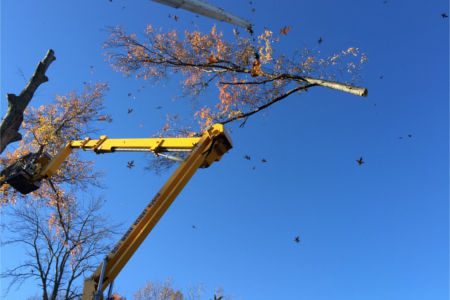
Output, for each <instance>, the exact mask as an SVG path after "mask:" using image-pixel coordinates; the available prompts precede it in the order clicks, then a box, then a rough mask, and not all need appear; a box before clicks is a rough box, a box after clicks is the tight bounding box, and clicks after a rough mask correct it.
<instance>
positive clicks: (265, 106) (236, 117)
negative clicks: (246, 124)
mask: <svg viewBox="0 0 450 300" xmlns="http://www.w3.org/2000/svg"><path fill="white" fill-rule="evenodd" d="M313 86H316V84H308V85H302V86H298V87H296V88H293V89H292V90H290V91H287V92H286V93H284V94H283V95H281V96H278V97H276V98H274V99H273V100H272V101H270V102H267V103H266V104H264V105H261V106H259V107H257V108H256V109H254V110H252V111H250V112H247V113H245V114H240V115H237V116H235V117H232V118H229V119H227V120H225V121H223V122H220V123H221V124H224V125H225V124H227V123H230V122H233V121H235V120H239V119H242V118H247V117H249V116H251V115H253V114H256V113H257V112H259V111H261V110H263V109H265V108H267V107H269V106H270V105H272V104H274V103H276V102H278V101H281V100H283V99H284V98H286V97H287V96H289V95H291V94H293V93H295V92H298V91H300V90H306V89H308V88H310V87H313Z"/></svg>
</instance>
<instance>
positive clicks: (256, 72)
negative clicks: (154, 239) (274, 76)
mask: <svg viewBox="0 0 450 300" xmlns="http://www.w3.org/2000/svg"><path fill="white" fill-rule="evenodd" d="M250 75H252V77H258V76H260V75H262V71H261V62H260V61H259V59H255V60H254V61H253V66H252V69H251V70H250Z"/></svg>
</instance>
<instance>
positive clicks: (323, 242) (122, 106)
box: [0, 0, 449, 300]
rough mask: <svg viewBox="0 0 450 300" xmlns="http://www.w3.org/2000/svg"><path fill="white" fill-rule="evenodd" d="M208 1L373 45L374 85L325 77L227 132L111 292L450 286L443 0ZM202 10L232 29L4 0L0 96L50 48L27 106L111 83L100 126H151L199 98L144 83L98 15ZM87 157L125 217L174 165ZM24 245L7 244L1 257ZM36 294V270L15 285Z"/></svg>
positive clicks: (100, 7) (105, 4)
mask: <svg viewBox="0 0 450 300" xmlns="http://www.w3.org/2000/svg"><path fill="white" fill-rule="evenodd" d="M210 2H211V3H214V4H216V5H219V6H221V7H223V8H224V9H226V10H228V11H230V12H233V13H235V14H237V15H239V16H241V17H243V18H246V19H249V20H250V21H251V22H252V23H253V24H255V32H256V33H259V32H261V31H262V30H263V28H264V27H267V28H269V29H271V30H273V31H274V32H278V31H279V30H280V29H281V28H283V27H284V26H292V29H291V31H289V34H288V36H287V37H286V38H285V39H284V42H283V44H282V48H281V49H280V51H282V52H286V51H291V50H292V49H294V48H302V47H304V46H307V47H312V48H316V49H320V51H321V52H322V53H324V54H325V55H326V54H329V53H332V52H335V51H339V50H341V49H347V48H348V47H350V46H353V47H358V48H360V49H361V50H362V51H363V52H366V53H368V57H369V60H370V61H369V63H368V64H367V65H366V67H365V69H364V71H363V73H362V75H363V81H362V85H363V86H364V87H367V88H368V89H369V96H368V97H367V98H360V97H357V96H353V95H349V94H345V93H341V92H337V91H333V90H328V89H325V88H314V89H311V90H310V91H309V92H308V93H307V94H302V95H294V96H291V97H290V98H288V99H286V100H285V101H283V102H281V103H279V104H277V105H275V106H273V108H271V109H270V110H269V111H267V113H266V114H264V115H259V116H256V117H254V118H251V119H250V120H249V121H248V122H247V125H246V126H245V127H244V128H243V129H235V130H233V132H232V134H231V136H232V139H233V142H234V148H233V149H232V150H231V151H230V152H229V153H228V154H226V155H225V156H224V157H223V158H222V160H221V161H220V162H219V163H217V164H214V165H213V166H212V167H211V168H209V169H201V170H199V171H198V172H197V174H196V175H195V176H194V178H193V179H192V180H191V182H190V183H189V184H188V185H187V187H186V188H185V189H184V190H183V191H182V193H181V194H180V196H179V197H178V198H177V199H176V201H175V202H174V204H173V205H172V207H171V208H170V209H169V211H168V212H167V214H166V215H165V216H164V217H163V218H162V220H161V221H160V223H159V224H158V225H157V227H156V228H155V229H154V231H153V232H152V233H151V234H150V236H149V237H148V239H147V240H146V241H145V242H144V243H143V245H142V246H141V248H140V249H139V250H138V251H137V253H136V254H135V255H134V256H133V258H132V259H131V260H130V262H129V263H128V265H127V266H126V267H125V268H124V270H123V271H122V272H121V273H120V274H119V276H118V277H117V280H116V282H115V287H116V290H117V291H119V292H120V293H121V294H123V295H125V296H127V298H128V299H132V295H133V294H134V292H135V291H136V289H137V288H139V287H141V286H143V285H144V284H145V281H146V280H157V279H162V280H164V279H165V278H167V277H172V278H173V279H174V284H175V286H176V287H179V288H181V289H184V288H187V287H189V285H193V284H197V283H203V284H204V287H205V296H204V299H210V298H212V294H213V291H214V288H216V287H220V286H222V287H224V289H225V294H226V295H230V296H233V299H247V300H248V299H315V300H321V299H327V300H328V299H342V300H344V299H345V300H351V299H354V300H359V299H367V300H371V299H374V300H375V299H376V300H378V299H397V300H398V299H407V300H415V299H417V300H419V299H448V296H449V295H448V293H449V291H448V282H449V276H448V269H449V259H448V257H449V218H448V217H449V205H448V200H449V199H448V198H449V189H448V183H449V159H448V158H449V155H448V152H449V130H448V128H449V122H448V121H449V19H448V18H447V19H444V18H442V17H441V14H442V13H446V14H447V15H448V14H449V7H448V1H444V0H437V1H417V0H413V1H406V0H387V1H386V3H384V2H383V0H370V1H355V0H353V1H352V0H343V1H338V2H337V1H331V0H320V1H287V0H278V1H261V0H253V5H250V4H249V2H248V1H237V0H232V1H219V0H216V1H210ZM252 8H255V12H252V11H251V10H252ZM168 14H172V15H173V14H176V15H177V16H178V17H179V20H178V21H177V22H175V21H174V20H173V19H169V18H168ZM191 22H194V23H195V24H196V25H198V26H199V27H200V29H203V30H208V29H209V28H210V27H211V26H212V25H213V24H217V27H218V29H219V30H221V31H223V32H224V34H225V36H227V37H232V28H233V26H231V25H228V24H224V23H220V22H216V21H214V20H210V19H207V18H204V17H200V18H196V17H195V15H194V14H192V13H189V12H185V11H181V10H175V9H173V8H170V7H166V6H163V5H160V4H157V3H154V2H150V1H144V0H141V1H124V0H113V1H112V2H109V1H107V0H101V1H86V0H84V1H56V0H55V1H49V0H43V1H31V0H28V1H25V0H15V1H2V3H1V74H0V77H1V92H0V94H1V95H2V98H1V105H2V106H1V114H2V116H3V115H4V113H5V110H6V99H5V97H4V95H5V94H6V93H17V94H18V93H20V91H21V90H22V89H23V87H24V85H25V83H26V80H28V79H29V77H30V76H31V74H32V73H33V71H34V69H35V67H36V64H37V62H38V61H39V60H41V59H42V58H43V57H44V55H45V53H46V51H47V50H48V49H49V48H52V49H54V50H55V55H56V58H57V60H56V61H55V62H54V63H53V64H52V65H51V66H50V68H49V70H48V73H47V75H48V77H49V79H50V81H49V82H47V83H45V84H43V85H42V86H41V87H39V89H38V91H37V93H36V94H35V97H34V99H33V101H32V103H31V104H32V105H40V104H45V103H48V102H49V101H51V100H52V99H53V96H54V95H55V94H63V93H66V92H71V91H72V90H73V89H77V90H80V89H81V88H82V82H83V81H93V82H95V81H97V80H102V81H108V82H109V84H110V87H111V89H110V91H109V92H108V93H107V95H106V99H105V104H106V106H107V108H108V112H109V113H110V114H111V115H112V118H113V122H112V123H110V124H105V125H104V126H103V130H102V133H104V134H107V135H108V136H109V137H148V136H150V135H152V134H153V133H154V132H155V131H157V130H158V129H160V128H161V126H162V125H163V124H164V118H165V115H166V114H167V113H171V112H176V111H177V110H182V109H183V110H184V112H185V113H186V112H187V114H189V113H190V111H189V110H186V109H189V107H190V106H189V104H186V105H184V106H183V100H177V101H175V102H170V101H169V99H171V98H173V97H174V96H176V95H179V94H180V93H179V91H177V86H178V85H177V84H178V82H179V81H180V78H177V77H174V78H172V80H171V81H169V82H167V83H165V84H160V85H158V86H150V85H148V84H147V83H146V82H144V81H137V80H135V79H133V78H124V77H123V76H122V74H119V73H116V72H114V71H112V70H111V68H110V67H109V66H108V65H107V64H106V63H105V62H104V56H103V50H102V49H101V45H102V42H103V41H104V40H105V39H106V38H107V32H106V30H105V28H106V26H114V25H118V24H123V25H124V26H125V28H127V29H129V31H131V32H137V33H141V32H143V30H144V28H145V26H146V24H152V25H153V26H155V27H164V28H177V29H184V28H187V29H192V28H194V27H193V25H192V24H191ZM241 31H242V30H241ZM320 37H321V38H322V40H323V42H322V43H321V44H320V45H319V44H318V43H317V40H318V39H319V38H320ZM90 66H93V68H91V67H90ZM91 70H93V71H94V72H93V73H92V72H91ZM22 74H23V76H24V77H25V78H24V77H23V76H22ZM380 76H382V79H380ZM142 86H145V87H144V88H142ZM138 89H139V90H140V91H139V92H138ZM128 93H132V94H133V96H134V97H135V98H134V97H128V96H127V94H128ZM209 97H216V95H215V93H211V94H210V95H209ZM374 104H376V106H374ZM159 105H161V106H162V107H163V108H162V109H160V110H157V109H155V107H157V106H159ZM128 108H133V109H134V112H133V113H132V114H127V109H128ZM139 124H143V127H139ZM408 134H410V135H412V137H411V138H409V137H408ZM399 137H403V138H402V139H399ZM91 155H93V154H91ZM244 155H249V156H250V157H251V160H250V161H248V160H245V159H244V158H243V157H244ZM360 156H363V157H364V160H365V161H366V163H365V164H363V165H362V166H358V165H357V163H356V162H355V160H356V159H358V158H359V157H360ZM90 158H94V159H95V160H96V166H97V167H98V168H99V169H105V170H106V179H105V182H104V183H105V185H106V187H107V188H106V189H105V190H104V191H102V193H103V194H104V197H105V198H106V199H107V201H108V207H107V208H106V210H107V211H106V214H107V215H109V216H110V217H111V218H112V219H114V220H115V221H119V222H124V223H125V225H126V226H125V227H127V226H128V225H129V224H131V223H132V222H133V221H134V220H135V218H136V217H137V216H138V215H139V213H140V211H141V210H142V208H143V207H144V206H145V205H146V204H147V203H148V201H150V199H151V198H152V196H153V195H154V194H155V193H156V192H157V191H158V189H159V187H160V186H161V185H162V184H163V183H164V181H165V180H166V179H167V178H168V176H169V175H170V173H167V174H163V175H162V176H157V175H155V174H153V173H151V172H147V171H144V170H143V167H144V166H145V164H146V162H147V160H148V159H147V158H146V157H145V156H140V155H136V154H133V153H129V154H126V153H121V154H112V155H109V156H108V155H104V156H98V157H93V156H90ZM262 158H265V159H266V160H267V163H262V162H261V159H262ZM132 159H133V160H135V164H136V167H135V168H133V169H131V170H130V169H128V168H126V162H127V161H129V160H132ZM253 167H255V169H253ZM3 220H4V222H5V219H3ZM192 225H195V226H196V229H193V228H192ZM296 236H300V239H301V242H300V243H299V244H298V243H295V242H294V238H295V237H296ZM17 253H18V251H17V249H8V248H4V249H2V255H1V258H2V260H1V267H2V269H5V268H7V267H8V266H10V265H11V264H12V263H13V262H14V261H16V260H18V259H20V258H21V257H20V255H18V254H17ZM5 286H6V282H4V284H3V288H2V295H4V289H5ZM36 293H38V292H37V291H36V289H35V288H33V284H28V285H24V286H23V288H22V289H21V290H13V291H11V292H10V293H9V294H8V295H7V296H6V297H5V299H25V298H26V297H27V296H32V295H34V294H36Z"/></svg>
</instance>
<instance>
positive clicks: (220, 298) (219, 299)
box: [214, 295, 223, 300]
mask: <svg viewBox="0 0 450 300" xmlns="http://www.w3.org/2000/svg"><path fill="white" fill-rule="evenodd" d="M222 298H223V296H219V297H216V295H214V300H222Z"/></svg>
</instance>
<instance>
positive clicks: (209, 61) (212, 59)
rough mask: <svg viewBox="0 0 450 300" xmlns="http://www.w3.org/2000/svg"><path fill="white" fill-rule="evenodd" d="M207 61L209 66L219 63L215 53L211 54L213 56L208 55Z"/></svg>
mask: <svg viewBox="0 0 450 300" xmlns="http://www.w3.org/2000/svg"><path fill="white" fill-rule="evenodd" d="M206 59H207V60H208V64H213V63H216V62H218V60H217V58H216V57H215V56H214V53H211V56H208V55H206Z"/></svg>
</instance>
